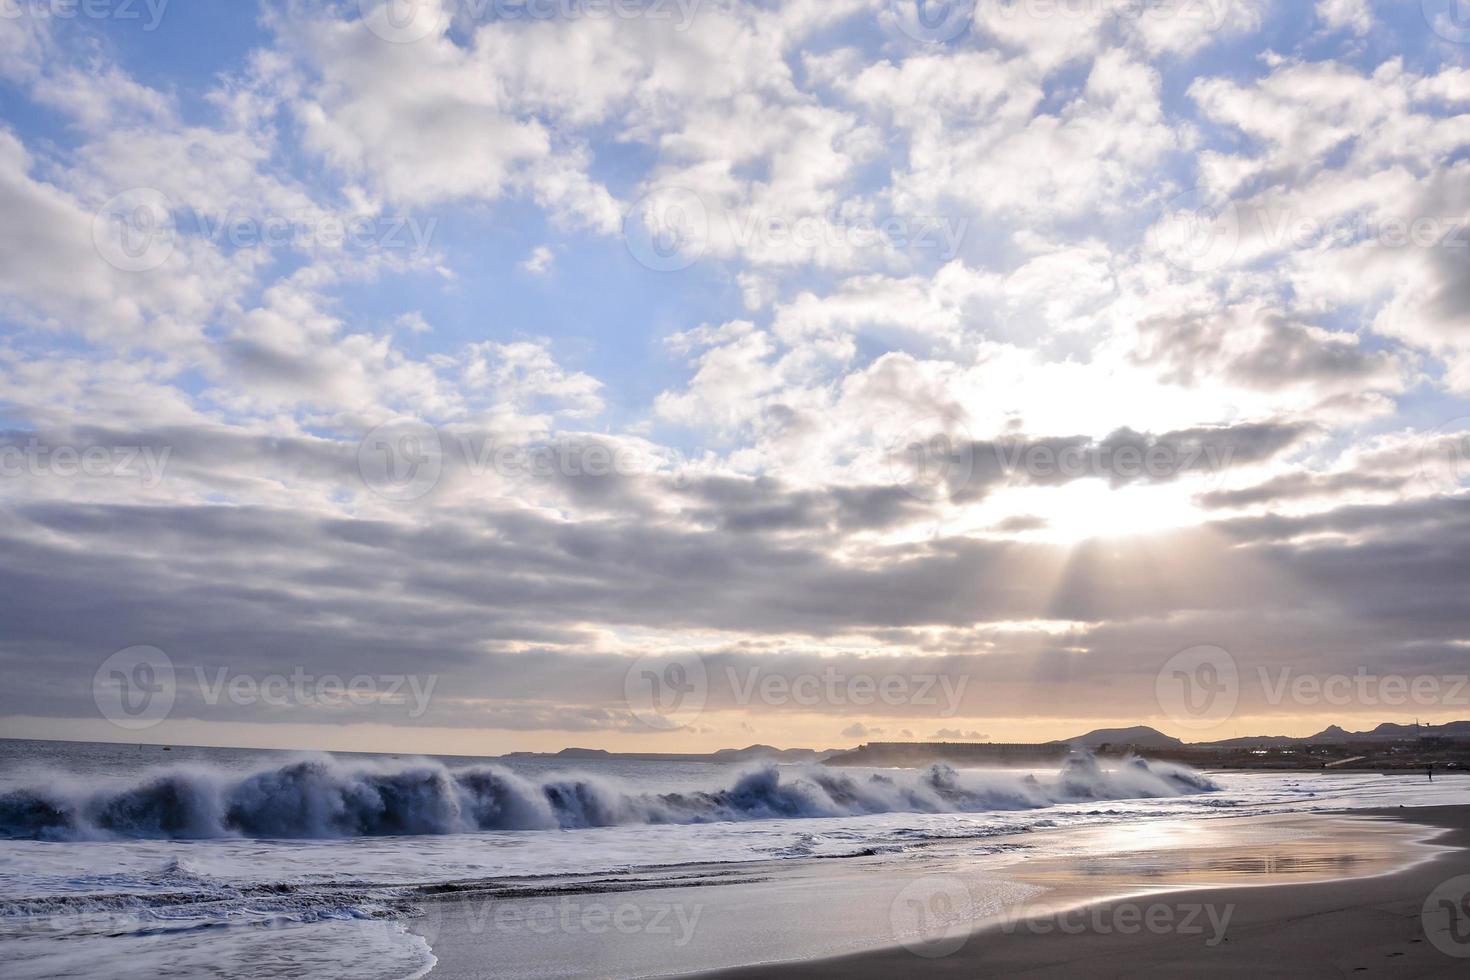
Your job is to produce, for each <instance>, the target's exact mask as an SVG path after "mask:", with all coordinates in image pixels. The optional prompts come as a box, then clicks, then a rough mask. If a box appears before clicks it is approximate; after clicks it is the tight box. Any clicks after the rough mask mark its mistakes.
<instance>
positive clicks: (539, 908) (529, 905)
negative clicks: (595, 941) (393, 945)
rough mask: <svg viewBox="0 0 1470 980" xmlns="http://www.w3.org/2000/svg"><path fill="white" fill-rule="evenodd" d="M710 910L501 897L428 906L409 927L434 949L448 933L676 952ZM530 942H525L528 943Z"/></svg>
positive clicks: (655, 902) (595, 900)
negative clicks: (642, 941) (623, 939)
mask: <svg viewBox="0 0 1470 980" xmlns="http://www.w3.org/2000/svg"><path fill="white" fill-rule="evenodd" d="M703 914H704V906H703V905H702V904H698V903H687V902H669V901H659V900H656V899H645V900H642V901H638V900H632V899H628V900H613V899H611V898H603V897H600V896H596V895H590V896H576V897H565V896H564V897H558V898H538V899H530V898H518V897H515V896H504V895H497V896H494V897H489V898H478V897H473V898H472V897H465V898H459V899H455V900H452V901H428V902H425V903H424V904H423V907H422V914H421V915H419V916H418V917H416V918H413V919H408V920H406V921H405V922H404V924H405V925H407V926H408V927H409V928H410V929H411V930H412V931H413V932H415V933H417V934H419V935H421V936H423V937H424V938H425V939H426V940H428V942H429V945H430V946H431V947H432V946H433V945H434V944H435V943H437V942H438V940H439V937H440V936H442V935H444V934H445V933H446V932H447V933H449V934H450V935H457V936H479V937H491V938H492V939H493V938H494V937H497V936H498V937H501V938H503V939H504V940H505V941H507V942H514V941H516V940H515V938H514V937H516V936H518V935H519V936H522V937H524V936H525V934H527V933H530V934H531V935H535V936H567V937H576V936H608V935H618V936H648V937H652V941H653V942H654V943H660V944H666V945H668V946H671V947H673V948H676V949H682V948H683V947H685V946H688V945H689V943H690V942H692V941H693V939H694V934H695V931H696V930H697V929H698V928H699V920H700V917H701V916H702V915H703ZM522 941H524V939H523V940H522Z"/></svg>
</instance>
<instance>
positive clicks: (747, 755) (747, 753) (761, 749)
mask: <svg viewBox="0 0 1470 980" xmlns="http://www.w3.org/2000/svg"><path fill="white" fill-rule="evenodd" d="M710 754H711V755H712V756H713V757H714V758H715V759H717V760H718V761H720V762H751V761H756V760H760V759H769V760H771V761H773V762H815V761H816V760H817V759H818V758H819V757H822V756H824V755H829V754H831V753H830V752H827V753H823V752H818V751H817V750H816V749H778V748H776V747H775V746H772V745H747V746H746V747H745V748H743V749H719V750H717V751H715V752H712V753H710Z"/></svg>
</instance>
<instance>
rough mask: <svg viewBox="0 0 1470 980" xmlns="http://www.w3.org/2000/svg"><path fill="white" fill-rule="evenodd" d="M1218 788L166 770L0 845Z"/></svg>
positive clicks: (914, 808)
mask: <svg viewBox="0 0 1470 980" xmlns="http://www.w3.org/2000/svg"><path fill="white" fill-rule="evenodd" d="M1218 788H1219V787H1218V786H1217V785H1216V784H1215V783H1214V782H1213V781H1211V780H1210V779H1209V778H1208V777H1207V776H1204V775H1203V774H1201V773H1198V772H1195V771H1194V770H1191V769H1188V768H1185V767H1183V766H1178V765H1173V764H1169V763H1159V762H1149V761H1146V760H1144V759H1139V758H1131V759H1127V760H1125V761H1124V762H1123V763H1122V764H1121V765H1120V766H1119V767H1118V768H1116V769H1111V770H1109V769H1103V768H1102V767H1101V766H1100V765H1098V763H1097V760H1095V759H1093V758H1092V757H1091V756H1074V757H1072V758H1071V759H1069V760H1067V762H1066V764H1065V765H1064V766H1063V768H1062V771H1061V772H1060V773H1058V774H1057V775H1056V776H1049V777H1045V778H1037V777H1036V776H1031V775H1019V774H1011V773H997V772H956V771H955V770H954V769H952V768H951V767H949V766H947V765H943V764H936V765H934V766H931V767H929V768H928V769H924V770H916V771H896V772H891V773H862V772H859V771H845V770H838V769H828V768H826V767H823V766H804V767H777V766H774V765H769V766H764V767H760V768H757V769H753V770H749V771H745V772H742V773H740V774H739V775H738V776H737V777H736V778H735V779H734V781H733V782H732V783H731V785H729V786H728V787H725V788H722V789H715V790H709V791H688V792H669V793H649V792H636V791H633V790H631V789H630V788H629V787H628V786H626V785H625V784H622V783H620V782H618V781H615V780H610V779H605V778H602V777H598V776H592V775H587V774H582V773H573V774H567V775H562V776H556V777H550V778H547V779H545V780H543V781H540V782H536V781H533V780H530V779H527V778H525V777H523V776H520V775H517V774H516V773H513V772H511V771H510V770H508V769H505V768H503V767H500V766H480V767H475V768H470V769H453V770H452V769H449V768H447V767H446V766H444V765H442V764H440V763H438V762H433V761H429V760H422V761H417V762H409V763H398V764H392V765H390V764H387V763H378V764H374V763H363V762H345V761H342V760H338V759H334V758H331V757H329V756H321V757H312V758H308V759H304V760H302V761H299V762H292V763H289V764H287V765H283V766H280V767H278V768H275V769H268V770H263V771H260V772H256V773H252V774H249V775H246V776H243V777H241V776H237V775H229V774H224V773H221V772H218V771H215V770H209V769H198V768H194V769H175V770H169V771H165V772H162V773H159V774H156V775H153V776H151V777H150V778H148V779H145V780H143V781H141V782H139V783H138V784H136V785H134V786H130V787H128V788H126V789H123V790H104V791H94V792H76V791H73V792H67V791H65V790H61V789H45V790H43V789H25V790H16V791H12V792H9V793H5V794H4V795H0V837H7V838H34V839H47V840H79V839H99V838H109V837H123V838H151V839H206V838H217V837H251V838H313V839H315V838H334V837H381V836H417V835H425V834H454V833H471V832H475V831H484V830H558V829H560V830H570V829H578V828H585V827H608V826H616V825H624V824H662V823H683V824H688V823H709V822H716V821H739V820H780V819H796V818H803V817H845V816H861V815H866V814H875V813H902V812H913V813H977V812H983V811H987V810H1027V809H1039V808H1043V807H1048V806H1053V805H1056V804H1059V803H1076V802H1087V801H1092V800H1121V799H1144V798H1155V797H1166V796H1182V795H1186V794H1193V793H1204V792H1211V791H1213V790H1216V789H1218Z"/></svg>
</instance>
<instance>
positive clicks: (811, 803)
mask: <svg viewBox="0 0 1470 980" xmlns="http://www.w3.org/2000/svg"><path fill="white" fill-rule="evenodd" d="M1463 795H1464V792H1463V783H1460V782H1459V781H1458V780H1451V779H1441V780H1439V781H1437V782H1435V783H1433V784H1430V783H1428V782H1426V781H1425V780H1424V779H1423V777H1422V776H1421V777H1417V778H1416V777H1408V776H1404V777H1400V776H1379V775H1373V774H1354V773H1332V774H1316V773H1312V774H1281V773H1224V774H1221V773H1210V774H1203V773H1198V772H1194V771H1192V770H1189V769H1187V768H1184V767H1181V766H1175V765H1171V764H1164V763H1157V762H1144V761H1143V760H1136V759H1135V760H1128V761H1127V762H1123V763H1117V764H1107V765H1100V764H1099V763H1098V762H1097V761H1095V760H1093V759H1091V758H1088V757H1075V758H1073V759H1072V760H1069V762H1068V763H1067V765H1065V766H1064V767H1062V768H1061V769H1059V770H1056V769H1054V770H1048V771H1042V770H975V769H962V770H955V769H952V768H950V767H947V766H935V767H931V768H929V769H924V770H863V769H835V768H834V769H826V768H824V767H821V766H812V765H789V766H788V765H780V766H775V765H766V766H762V765H751V764H748V763H746V764H714V763H671V762H629V761H620V760H578V761H576V762H575V763H566V762H560V761H557V760H548V759H525V758H517V759H469V758H457V757H456V758H447V757H438V758H434V757H398V756H387V755H367V754H358V755H347V754H332V755H328V754H324V753H296V752H274V751H257V750H242V749H213V748H187V747H180V748H175V749H173V750H172V751H168V752H165V751H163V750H162V748H161V747H158V746H148V747H138V746H123V745H111V744H93V743H63V742H31V741H17V740H3V741H0V944H3V957H4V959H5V961H6V967H5V973H6V975H7V976H9V977H15V978H25V977H102V976H106V977H124V976H134V975H136V976H148V977H196V976H205V975H208V976H222V977H262V978H266V977H268V978H279V977H297V976H308V975H314V976H320V975H330V976H341V977H364V978H410V977H419V976H424V975H426V974H428V973H429V972H431V971H432V968H433V967H434V965H435V962H436V956H435V953H434V948H433V947H434V942H433V938H434V937H433V933H432V930H427V931H426V930H425V929H424V928H422V924H423V919H424V916H425V909H426V903H432V901H433V900H434V899H435V898H436V897H437V896H442V895H444V894H447V893H454V892H468V891H471V890H473V891H475V892H477V893H482V894H486V893H488V894H492V895H495V896H499V897H501V898H502V899H507V900H508V899H511V898H515V897H518V896H526V895H544V894H549V893H553V892H555V893H557V894H561V893H566V894H587V893H596V892H599V891H610V890H616V889H626V888H629V887H631V886H630V885H629V882H633V883H635V884H637V885H638V886H639V887H645V888H646V887H649V886H653V887H657V886H659V885H661V884H673V883H675V882H676V881H677V880H678V879H679V878H681V876H686V875H688V874H689V870H688V869H691V868H699V869H704V870H703V871H702V872H701V874H703V875H704V876H705V877H704V878H702V879H701V880H702V881H704V882H706V883H707V882H708V881H709V880H710V879H709V875H708V869H709V868H710V867H718V868H721V869H728V872H729V873H738V872H740V870H741V869H747V870H748V869H751V868H760V869H761V872H760V873H761V874H762V875H766V876H772V875H776V876H779V875H780V874H781V873H782V871H781V869H783V868H792V869H795V868H809V867H811V866H812V862H817V861H841V860H842V859H844V858H852V857H860V856H872V855H875V854H883V855H892V856H894V860H895V861H897V862H901V861H903V860H905V859H906V858H905V856H906V855H917V854H920V853H925V854H932V853H936V852H933V851H930V850H926V849H930V848H933V847H934V846H935V845H936V844H939V843H948V844H960V845H963V847H964V853H965V854H967V855H980V854H986V853H992V852H994V851H998V850H1002V849H1003V847H1008V846H1011V845H1004V846H1001V845H996V846H994V847H988V845H987V842H988V841H992V840H995V839H999V838H1006V839H1008V840H1010V839H1014V836H1015V835H1016V834H1023V833H1028V832H1033V831H1040V830H1047V829H1066V828H1087V827H1108V826H1119V827H1122V826H1128V827H1133V828H1137V830H1138V831H1139V833H1134V834H1131V835H1129V836H1130V837H1131V839H1132V841H1133V845H1134V846H1137V842H1138V840H1139V839H1141V838H1142V839H1146V837H1147V834H1148V828H1150V827H1152V826H1159V827H1162V826H1165V825H1171V826H1177V825H1178V824H1179V822H1180V821H1181V820H1185V821H1196V820H1207V819H1212V818H1217V817H1221V816H1241V815H1256V814H1280V813H1288V812H1296V811H1308V810H1323V809H1354V808H1363V807H1380V806H1393V805H1398V804H1424V803H1435V802H1460V801H1461V799H1460V798H1462V797H1463ZM1046 839H1048V838H1046V837H1044V836H1043V837H1038V838H1037V840H1038V841H1045V840H1046ZM1043 846H1045V845H1044V844H1043ZM946 853H947V852H946ZM773 869H774V870H773ZM748 878H749V876H748V874H747V879H746V880H748ZM610 883H611V884H610ZM997 887H1000V886H997ZM1003 898H1005V896H997V900H998V901H999V900H1001V899H1003ZM602 975H617V971H616V969H615V968H613V967H609V968H608V972H606V973H604V974H602Z"/></svg>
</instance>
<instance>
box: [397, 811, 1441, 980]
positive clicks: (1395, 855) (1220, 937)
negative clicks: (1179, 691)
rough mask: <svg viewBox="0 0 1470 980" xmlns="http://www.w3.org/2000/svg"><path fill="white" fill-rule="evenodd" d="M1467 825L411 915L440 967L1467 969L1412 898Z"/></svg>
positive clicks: (1232, 827) (613, 892)
mask: <svg viewBox="0 0 1470 980" xmlns="http://www.w3.org/2000/svg"><path fill="white" fill-rule="evenodd" d="M1467 843H1470V808H1462V807H1425V808H1420V809H1412V810H1398V809H1395V810H1392V811H1354V812H1352V813H1342V814H1336V813H1291V814H1280V815H1274V816H1270V815H1267V816H1253V817H1244V818H1232V817H1224V818H1220V819H1206V820H1199V819H1194V820H1170V821H1157V822H1151V823H1149V824H1147V825H1137V826H1119V825H1116V824H1111V825H1098V826H1095V827H1081V828H1073V829H1070V830H1050V831H1047V830H1043V831H1038V832H1034V833H1027V834H1017V835H1012V836H1010V837H1001V838H994V839H990V840H987V841H985V842H984V846H983V847H977V842H975V841H954V842H946V843H943V844H939V845H936V846H933V847H926V848H921V849H918V850H914V851H909V852H906V853H901V854H874V855H871V856H866V857H858V858H850V859H843V860H836V861H833V860H825V861H823V860H817V861H804V862H802V861H798V862H790V861H788V862H756V863H753V864H747V865H741V866H738V867H731V866H725V867H720V866H705V867H689V868H686V869H684V870H683V871H680V872H675V873H669V872H667V871H666V872H662V873H659V874H652V875H649V876H647V877H643V876H625V877H621V878H618V879H614V880H602V881H578V880H569V881H566V882H561V883H550V882H547V883H543V884H544V885H545V886H546V888H545V890H539V891H538V892H537V893H536V894H532V895H509V894H506V893H504V892H500V893H498V894H493V895H492V894H479V895H475V894H459V895H453V896H444V897H443V899H442V900H441V901H436V902H433V903H431V904H430V907H429V914H428V915H427V916H426V917H425V918H424V919H421V920H415V921H413V922H411V923H410V928H412V929H413V930H414V931H415V932H418V933H420V934H421V935H424V936H425V938H426V939H428V940H429V941H430V943H431V944H432V946H433V950H434V954H435V956H436V957H437V963H436V965H435V966H434V967H433V969H432V970H431V973H430V975H431V976H432V977H436V978H451V980H461V978H464V980H469V978H475V980H478V978H485V977H492V976H493V977H518V978H529V977H554V976H564V975H568V974H569V973H577V974H579V975H592V976H607V977H615V976H616V977H622V976H717V977H722V978H739V977H769V976H777V977H784V976H792V977H806V976H811V977H817V976H829V975H832V974H834V973H836V974H840V975H848V976H859V977H864V976H873V977H879V976H882V977H888V976H907V975H915V974H921V975H942V976H967V977H972V976H1011V975H1021V976H1037V977H1076V976H1089V977H1093V976H1129V977H1133V976H1159V977H1179V976H1215V975H1218V976H1239V975H1242V974H1247V973H1251V974H1255V975H1264V976H1291V977H1339V976H1349V975H1352V976H1356V975H1363V976H1385V977H1420V976H1425V977H1429V976H1446V977H1447V976H1452V975H1453V976H1460V975H1464V970H1465V968H1466V966H1467V965H1470V960H1462V959H1458V958H1456V956H1455V955H1454V954H1456V953H1460V952H1463V953H1465V954H1470V935H1463V934H1462V933H1463V930H1465V929H1470V920H1467V921H1462V922H1460V927H1461V929H1462V933H1452V932H1451V931H1450V921H1449V917H1448V912H1445V913H1444V914H1443V916H1442V919H1441V920H1435V921H1432V922H1431V923H1430V928H1431V930H1432V931H1433V932H1434V934H1435V935H1434V939H1431V938H1430V937H1429V936H1427V935H1426V926H1425V924H1424V923H1423V921H1422V920H1421V911H1422V910H1423V908H1424V906H1425V903H1426V900H1427V899H1428V898H1429V896H1430V895H1431V893H1433V892H1434V891H1435V890H1436V889H1437V888H1439V887H1440V886H1441V885H1442V884H1443V883H1445V882H1446V881H1449V880H1451V879H1454V878H1455V877H1456V876H1457V875H1463V874H1470V851H1467V850H1465V845H1466V844H1467ZM1464 884H1465V885H1466V886H1467V888H1470V879H1467V880H1466V881H1465V882H1464ZM1462 892H1463V890H1462ZM1462 898H1463V894H1462V893H1457V894H1456V895H1455V896H1453V901H1454V903H1455V905H1456V907H1457V908H1460V903H1461V899H1462ZM1436 907H1437V906H1436ZM1457 914H1463V913H1460V912H1457ZM620 920H621V921H623V922H626V923H627V924H628V927H627V928H622V927H620V926H619V925H618V923H619V921H620ZM655 924H657V925H655ZM1457 938H1458V940H1459V941H1458V942H1457ZM1435 940H1437V941H1438V944H1437V945H1436V941H1435Z"/></svg>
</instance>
